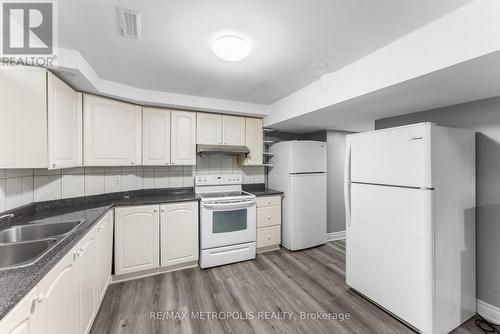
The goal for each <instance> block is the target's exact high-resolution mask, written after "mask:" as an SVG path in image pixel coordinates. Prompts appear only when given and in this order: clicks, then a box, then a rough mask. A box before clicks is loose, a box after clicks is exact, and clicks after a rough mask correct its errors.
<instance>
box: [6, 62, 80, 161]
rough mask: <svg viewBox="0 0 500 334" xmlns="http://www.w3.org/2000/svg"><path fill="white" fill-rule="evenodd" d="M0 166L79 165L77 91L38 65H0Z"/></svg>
mask: <svg viewBox="0 0 500 334" xmlns="http://www.w3.org/2000/svg"><path fill="white" fill-rule="evenodd" d="M0 92H1V93H2V94H1V96H2V97H1V99H0V110H2V112H1V113H0V168H49V169H55V168H69V167H76V166H81V165H82V154H83V148H82V95H81V94H80V93H77V92H75V91H74V90H73V89H72V88H71V87H69V86H68V85H66V84H65V83H64V82H63V81H62V80H60V79H59V78H57V77H56V76H55V75H53V74H52V73H50V72H48V71H47V70H45V69H42V68H36V67H22V66H19V67H17V66H16V67H7V66H4V67H3V68H1V69H0Z"/></svg>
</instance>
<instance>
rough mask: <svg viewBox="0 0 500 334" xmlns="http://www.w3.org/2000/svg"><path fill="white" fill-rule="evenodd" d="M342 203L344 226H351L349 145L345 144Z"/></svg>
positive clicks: (348, 142)
mask: <svg viewBox="0 0 500 334" xmlns="http://www.w3.org/2000/svg"><path fill="white" fill-rule="evenodd" d="M344 203H345V220H346V226H351V143H350V141H349V138H347V142H346V152H345V165H344Z"/></svg>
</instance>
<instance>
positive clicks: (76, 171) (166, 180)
mask: <svg viewBox="0 0 500 334" xmlns="http://www.w3.org/2000/svg"><path fill="white" fill-rule="evenodd" d="M264 173H265V171H264V167H260V166H248V167H246V166H245V167H243V166H240V165H238V164H237V161H236V158H235V157H231V156H210V157H204V158H201V157H198V158H197V164H196V166H169V167H147V166H137V167H82V168H70V169H63V170H47V169H0V212H2V211H5V210H10V209H13V208H16V207H18V206H22V205H25V204H29V203H31V202H39V201H49V200H55V199H61V198H69V197H79V196H88V195H98V194H105V193H112V192H117V191H127V190H137V189H150V188H169V187H192V186H194V177H195V176H196V175H209V174H241V175H242V176H243V183H246V184H249V183H264V180H265V177H264Z"/></svg>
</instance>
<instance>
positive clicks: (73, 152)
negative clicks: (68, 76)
mask: <svg viewBox="0 0 500 334" xmlns="http://www.w3.org/2000/svg"><path fill="white" fill-rule="evenodd" d="M47 89H48V94H47V96H48V100H47V103H48V104H47V106H48V109H47V111H48V144H49V146H48V149H49V164H48V168H49V169H58V168H69V167H76V166H81V165H82V160H83V144H82V94H81V93H77V92H75V91H74V90H73V89H72V88H71V87H69V86H68V85H66V84H65V83H64V82H63V81H62V80H60V79H59V78H57V77H56V76H55V75H53V74H52V73H48V77H47Z"/></svg>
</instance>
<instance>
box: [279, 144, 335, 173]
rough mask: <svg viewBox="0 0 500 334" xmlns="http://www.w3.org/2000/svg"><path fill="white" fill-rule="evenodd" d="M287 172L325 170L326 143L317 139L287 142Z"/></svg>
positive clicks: (318, 171)
mask: <svg viewBox="0 0 500 334" xmlns="http://www.w3.org/2000/svg"><path fill="white" fill-rule="evenodd" d="M288 145H289V149H290V151H289V154H290V159H289V162H290V166H289V173H291V174H298V173H321V172H326V143H324V142H317V141H291V142H288Z"/></svg>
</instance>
